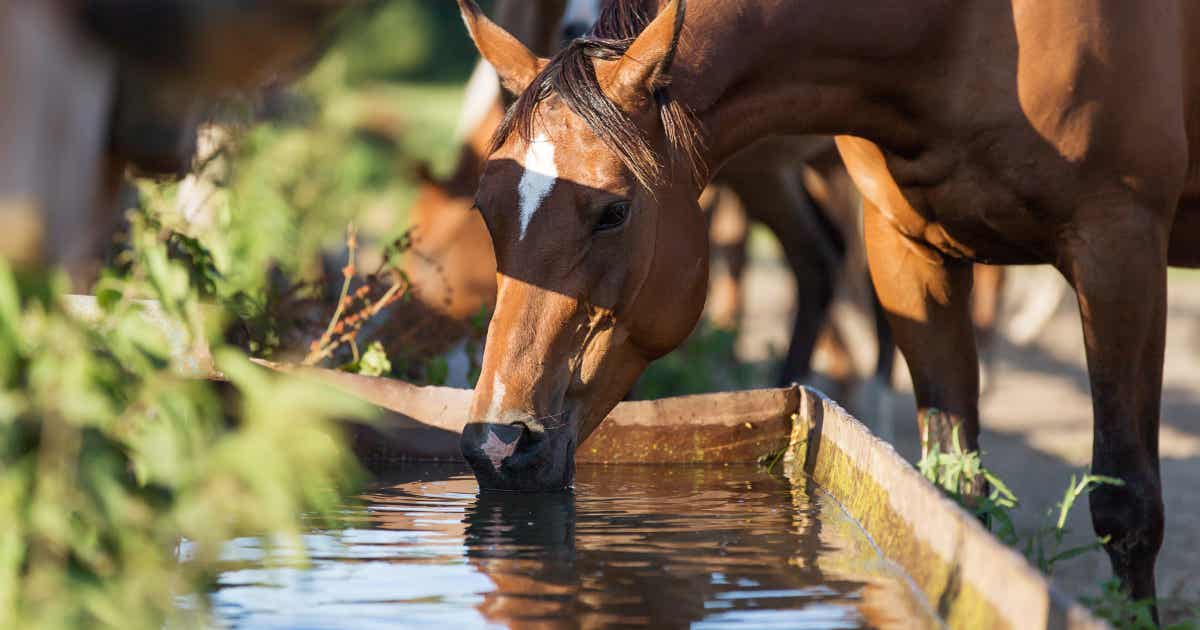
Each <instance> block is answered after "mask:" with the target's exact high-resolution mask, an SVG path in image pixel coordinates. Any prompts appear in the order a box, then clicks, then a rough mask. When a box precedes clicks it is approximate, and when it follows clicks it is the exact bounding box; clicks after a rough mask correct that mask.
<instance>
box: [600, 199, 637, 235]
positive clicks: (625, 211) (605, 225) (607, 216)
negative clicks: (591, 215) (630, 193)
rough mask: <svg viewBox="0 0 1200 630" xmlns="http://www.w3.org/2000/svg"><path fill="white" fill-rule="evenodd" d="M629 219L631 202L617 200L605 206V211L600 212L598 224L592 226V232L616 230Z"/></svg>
mask: <svg viewBox="0 0 1200 630" xmlns="http://www.w3.org/2000/svg"><path fill="white" fill-rule="evenodd" d="M628 219H629V202H628V201H616V202H613V203H610V204H608V205H607V206H605V207H604V212H602V213H600V218H599V219H598V220H597V221H596V225H595V226H594V227H592V232H606V231H608V230H615V229H617V228H619V227H621V226H622V225H625V221H626V220H628Z"/></svg>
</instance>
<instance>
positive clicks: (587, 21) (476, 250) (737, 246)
mask: <svg viewBox="0 0 1200 630" xmlns="http://www.w3.org/2000/svg"><path fill="white" fill-rule="evenodd" d="M602 4H603V3H602V2H601V0H572V1H571V2H567V3H566V10H565V14H564V11H563V3H562V2H558V3H554V2H541V3H534V4H529V3H527V2H524V1H521V2H510V1H503V0H502V1H501V2H499V3H498V4H497V5H496V13H497V19H496V22H497V24H498V25H501V26H502V27H504V28H505V30H506V31H508V32H509V33H510V34H512V35H514V36H515V37H516V38H517V39H519V40H520V41H521V42H522V43H525V44H526V45H528V46H531V47H532V48H534V49H535V50H555V49H558V48H559V47H560V46H561V42H563V41H568V42H569V41H570V40H571V39H574V38H575V37H577V36H579V35H581V34H583V33H584V32H586V31H587V30H588V29H589V28H591V25H592V24H593V23H594V22H595V20H596V17H597V15H598V13H599V10H600V8H601V7H602ZM559 16H562V22H561V25H560V24H559ZM489 73H491V74H492V76H494V71H492V70H491V68H490V66H487V65H481V66H480V67H479V68H477V69H476V72H475V74H474V75H472V78H471V81H470V83H469V84H468V90H467V91H468V102H467V105H466V106H465V109H464V116H463V118H464V120H463V122H462V123H460V133H461V135H462V136H463V140H464V144H463V146H462V149H461V151H460V155H459V162H458V166H457V168H456V170H455V171H454V173H453V174H452V175H451V176H450V177H449V178H448V179H447V180H445V181H438V180H435V179H432V178H429V177H426V178H425V179H426V181H424V182H423V184H422V186H421V189H420V192H419V194H418V198H417V200H416V203H415V204H414V205H413V207H412V211H411V212H412V218H413V225H414V230H413V248H412V250H411V251H410V253H409V256H408V257H407V260H406V271H407V273H408V275H409V277H410V278H411V279H412V280H413V287H414V295H415V296H416V298H417V300H416V301H415V302H414V306H422V307H424V308H427V309H428V310H429V311H430V313H427V314H419V313H416V312H415V311H416V310H417V309H415V308H408V309H401V310H398V311H397V316H398V317H404V318H406V319H405V323H406V326H405V328H411V326H409V325H408V324H410V323H411V322H410V321H409V319H411V318H416V317H418V316H424V317H426V318H427V316H428V315H430V314H432V315H435V316H438V317H439V319H440V321H441V322H442V326H441V328H442V330H441V331H439V332H441V333H443V334H437V335H431V334H429V333H428V332H427V329H428V328H429V327H428V326H420V328H421V329H422V332H421V333H420V337H421V340H422V343H421V346H422V348H425V349H436V348H439V347H440V348H441V349H442V350H445V349H448V348H450V346H451V345H453V344H454V342H455V341H457V340H459V339H461V338H462V337H463V336H464V335H466V334H467V333H468V332H469V330H470V328H469V326H467V325H466V323H467V322H468V321H469V320H472V319H474V318H475V317H477V316H478V314H479V313H480V312H481V311H483V310H490V308H491V307H492V306H494V304H495V298H496V283H495V268H496V262H495V258H494V256H493V255H492V248H491V242H490V239H489V237H488V235H487V228H486V226H485V225H484V223H483V220H482V219H481V218H480V216H479V214H478V213H476V212H473V211H471V206H472V204H473V200H474V195H475V190H476V185H477V183H478V179H479V176H480V174H481V173H482V171H483V165H484V161H485V159H486V157H487V152H488V147H489V144H490V140H491V135H492V134H493V132H494V131H495V129H496V127H497V126H498V125H499V124H500V121H501V120H502V118H503V115H504V108H503V106H502V103H503V99H502V95H501V90H500V86H499V83H498V81H497V80H495V79H494V78H490V77H487V75H488V74H489ZM485 79H487V80H485ZM480 86H486V88H485V89H479V88H480ZM806 179H807V181H805V180H806ZM714 184H716V185H719V186H720V187H722V188H723V189H727V190H729V191H732V193H733V194H734V195H736V197H737V198H738V199H739V200H740V201H741V203H742V206H741V207H743V208H744V211H745V212H746V213H748V214H749V216H750V218H751V219H753V220H755V221H757V222H759V223H762V224H764V225H765V226H767V227H768V228H769V229H770V230H771V232H772V233H773V234H774V235H775V236H776V237H777V238H778V240H779V242H780V245H781V246H782V249H783V254H784V259H785V261H786V262H787V264H788V266H789V267H790V269H791V271H792V274H793V276H794V277H795V279H796V284H797V287H796V288H797V291H796V296H797V300H796V304H797V307H798V308H797V312H796V314H795V317H794V320H793V327H792V335H791V340H790V343H789V347H788V351H787V354H786V356H785V358H784V362H783V365H782V367H781V369H780V371H779V382H780V383H783V384H787V383H792V382H794V381H797V380H805V379H807V378H809V376H810V358H811V356H812V354H813V350H814V347H815V346H816V345H817V341H818V336H819V335H820V333H821V329H822V325H823V324H825V322H826V312H827V310H828V309H827V307H828V305H829V303H830V301H831V300H832V298H833V296H834V293H835V290H836V288H837V285H838V283H839V281H840V280H841V273H842V267H843V263H844V261H845V260H846V259H847V258H848V255H847V249H849V248H853V247H854V242H855V241H858V240H859V239H858V238H856V237H857V234H858V231H859V230H858V227H857V226H858V224H859V222H860V221H859V219H860V217H859V213H858V196H857V192H856V191H855V190H854V185H853V183H852V182H850V180H849V177H848V176H847V175H846V172H845V169H844V167H843V166H842V164H841V160H840V158H838V157H837V154H836V149H835V147H834V143H833V140H832V138H829V137H821V136H809V137H791V138H786V139H783V138H781V139H778V140H776V141H771V142H762V143H759V144H758V145H756V146H755V147H753V148H752V149H749V150H747V151H745V152H743V153H742V154H741V155H739V156H738V157H737V158H736V159H734V160H731V161H730V163H729V164H726V165H725V166H724V167H723V168H722V169H721V171H720V173H719V174H718V175H717V177H716V180H715V181H714ZM709 197H716V199H724V200H729V199H730V195H715V196H714V195H710V196H709ZM723 205H724V207H726V208H728V207H729V206H730V205H733V204H723ZM714 214H716V213H715V212H712V211H710V212H708V213H707V215H708V217H709V219H710V220H713V217H714ZM726 214H728V213H726ZM720 227H721V226H720V225H716V226H714V228H713V238H714V239H717V241H715V242H716V244H717V247H716V248H715V251H714V259H715V260H717V261H719V262H721V263H724V264H723V265H721V268H722V270H725V271H727V273H725V274H723V275H719V276H717V277H716V278H715V279H714V285H713V286H714V297H713V299H712V304H710V306H711V307H712V310H713V314H714V321H718V320H719V321H721V323H723V324H724V325H726V326H729V327H734V326H736V321H733V320H735V319H736V317H737V313H738V311H739V310H740V297H739V296H738V295H737V294H738V290H737V277H738V276H740V273H741V267H742V263H743V262H744V252H743V249H744V236H745V235H744V233H743V234H741V235H740V236H735V237H733V238H732V239H726V240H732V241H733V242H724V241H721V240H720V238H721V237H722V236H723V234H722V233H721V231H720V230H719V229H718V228H720ZM855 259H856V260H857V259H861V263H860V264H861V265H862V269H861V273H862V274H863V277H864V278H865V275H866V274H865V256H856V257H855ZM880 324H881V325H879V326H878V327H877V331H876V335H877V336H878V337H880V338H882V339H884V342H883V344H882V345H883V347H884V348H886V353H887V356H888V357H890V356H891V354H890V353H891V352H892V351H893V349H892V346H891V345H890V341H888V339H889V337H888V331H887V328H886V325H885V324H882V323H880ZM447 333H448V334H447ZM827 338H832V339H834V340H835V341H840V339H838V338H837V337H833V336H830V337H827ZM395 341H396V342H398V343H395V344H394V345H395V346H396V348H395V349H396V351H398V352H401V353H403V352H406V351H411V350H412V348H411V346H412V342H413V341H414V340H413V339H412V335H407V334H405V335H403V336H396V337H395ZM425 342H433V343H425ZM403 346H409V347H408V348H405V347H403ZM825 347H826V352H827V353H829V354H832V355H833V356H835V357H837V360H838V362H839V363H843V364H849V363H851V362H852V359H851V358H850V357H849V352H848V351H847V350H845V349H843V348H842V347H841V346H840V345H839V344H837V343H827V344H826V346H825ZM880 365H881V366H883V369H882V370H879V371H878V372H879V374H880V378H881V380H883V381H885V382H890V362H888V361H883V362H880ZM837 376H838V377H841V378H838V380H841V381H845V382H846V383H848V382H849V380H850V378H851V376H856V374H855V375H851V374H849V370H848V369H842V370H838V371H837ZM838 384H839V385H841V384H843V383H838Z"/></svg>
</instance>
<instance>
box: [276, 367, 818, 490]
mask: <svg viewBox="0 0 1200 630" xmlns="http://www.w3.org/2000/svg"><path fill="white" fill-rule="evenodd" d="M267 365H268V366H269V367H273V368H275V369H278V370H282V371H285V372H289V373H292V374H295V375H297V376H301V377H307V378H312V379H315V380H317V381H320V382H322V383H325V384H328V385H332V386H334V387H336V388H338V389H340V390H342V391H344V392H346V393H348V394H351V395H353V396H355V397H356V398H359V399H362V400H365V401H367V402H369V403H371V404H372V405H375V406H376V407H378V408H379V409H380V414H381V415H380V417H379V418H377V419H376V420H375V421H374V422H373V423H371V424H369V425H355V426H353V427H352V428H351V436H350V439H351V445H352V447H353V448H354V451H355V454H356V455H358V457H359V459H360V460H362V461H363V463H364V464H366V465H368V466H370V467H379V466H386V465H387V464H390V463H397V462H402V461H459V460H461V457H462V456H461V454H460V451H459V444H458V439H459V435H461V433H462V429H463V427H464V426H465V425H466V421H467V416H468V412H469V408H470V405H471V390H467V389H454V388H449V387H420V386H416V385H412V384H409V383H405V382H403V381H397V380H393V379H387V378H374V377H369V376H359V375H356V374H347V373H344V372H337V371H333V370H325V369H318V368H297V367H284V366H274V365H269V364H267ZM799 403H800V392H799V390H797V389H795V388H787V389H776V390H761V391H748V392H733V393H727V394H705V395H700V396H683V397H677V398H668V399H664V400H654V401H645V402H624V403H621V404H619V405H617V408H616V409H614V410H613V412H612V413H611V414H609V416H608V418H607V419H605V421H604V422H603V423H601V424H600V427H599V428H598V429H597V430H596V431H595V432H594V433H593V434H592V435H591V436H589V437H588V439H587V440H585V441H584V442H583V444H582V445H581V446H580V447H579V449H578V450H577V451H576V454H575V459H576V461H577V462H580V463H591V464H719V463H737V462H741V463H745V462H755V461H757V460H758V459H759V458H761V457H762V456H764V455H767V454H771V453H780V452H782V451H783V450H784V449H785V448H786V447H787V445H788V440H789V439H791V433H792V421H791V417H792V413H793V412H794V411H795V410H796V409H797V408H798V405H799Z"/></svg>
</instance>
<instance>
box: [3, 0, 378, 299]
mask: <svg viewBox="0 0 1200 630" xmlns="http://www.w3.org/2000/svg"><path fill="white" fill-rule="evenodd" d="M352 4H355V2H353V1H352V0H345V1H343V0H287V1H284V2H266V1H251V2H246V1H244V0H7V1H6V2H3V3H0V85H2V86H4V89H3V90H0V254H2V255H3V256H4V257H5V258H6V259H8V260H9V261H10V262H12V263H13V264H16V265H18V266H24V267H42V266H49V265H61V266H63V267H65V268H66V269H67V270H68V272H69V273H70V274H71V275H72V277H73V278H74V279H75V284H76V285H77V288H83V287H86V286H87V285H88V284H90V282H89V280H90V278H92V277H93V276H94V274H95V270H96V269H97V265H98V262H97V261H98V260H99V259H100V258H101V252H102V251H103V248H104V247H105V246H106V244H107V243H108V242H109V241H110V239H111V236H112V234H113V232H114V231H115V229H116V223H117V215H118V214H119V208H118V204H117V197H118V195H119V191H120V188H121V183H122V181H123V178H124V174H125V172H126V170H127V169H128V168H130V167H132V168H134V169H136V170H138V171H139V172H142V173H147V174H156V175H178V174H180V173H182V172H183V171H186V170H187V168H188V167H189V166H190V164H191V158H192V154H193V151H194V148H195V142H196V141H195V135H196V128H197V125H198V123H199V122H200V120H201V115H202V113H203V111H204V109H205V106H206V105H207V104H208V103H211V102H212V100H213V99H215V98H220V97H224V96H228V95H231V94H238V95H247V94H250V95H252V94H254V93H256V92H257V91H259V90H261V89H263V88H265V87H267V86H269V85H271V84H274V83H280V82H284V81H287V80H288V79H290V78H292V77H294V76H295V75H296V74H297V73H298V72H300V71H301V70H303V69H304V68H306V67H307V66H308V65H309V64H310V63H311V62H312V61H313V60H314V59H315V58H316V56H317V54H318V52H319V51H320V50H321V48H322V44H323V43H324V41H325V38H326V35H327V34H328V33H329V29H330V28H331V24H332V22H333V21H334V20H335V18H336V17H337V15H338V14H339V13H341V12H342V11H343V10H344V9H345V8H347V7H348V6H350V5H352Z"/></svg>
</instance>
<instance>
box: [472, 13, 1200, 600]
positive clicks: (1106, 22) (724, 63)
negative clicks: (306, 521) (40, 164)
mask: <svg viewBox="0 0 1200 630" xmlns="http://www.w3.org/2000/svg"><path fill="white" fill-rule="evenodd" d="M460 1H461V2H465V0H460ZM646 3H647V4H648V5H649V6H645V7H641V8H643V9H645V10H647V11H650V12H653V9H654V8H656V5H657V3H656V2H652V1H651V0H647V2H646ZM634 4H637V3H629V4H628V5H624V6H619V7H615V8H614V10H613V13H612V15H610V16H609V17H610V18H612V19H611V20H609V23H608V25H607V26H606V28H607V31H604V32H607V33H611V36H610V37H611V39H610V40H607V41H599V40H598V41H593V42H579V43H577V44H576V45H573V46H572V47H569V48H568V49H567V50H566V51H564V52H563V53H560V54H559V56H558V57H556V58H555V59H554V60H552V61H550V62H546V61H544V60H538V59H536V58H535V57H533V56H532V55H531V54H529V53H528V51H521V50H519V49H517V48H516V47H513V46H510V45H508V44H507V43H506V42H505V41H504V40H503V35H502V34H500V33H497V32H496V31H495V30H494V28H493V26H494V25H490V23H488V22H487V21H486V19H485V18H483V17H482V15H481V14H480V13H478V11H477V9H475V8H474V7H473V6H471V5H469V4H464V16H465V17H466V19H467V24H468V26H469V28H470V29H471V31H472V34H473V36H474V37H475V39H476V42H477V43H478V44H479V45H480V48H481V50H482V51H483V53H484V54H485V56H487V57H488V58H489V59H491V60H492V61H493V63H494V65H496V66H497V69H498V70H499V71H500V75H501V77H502V79H504V80H505V81H506V83H507V84H509V85H514V86H530V85H533V86H534V88H533V89H530V90H527V91H525V93H524V95H523V96H522V98H521V100H520V101H519V102H518V104H517V107H516V109H515V110H514V115H513V120H512V122H511V124H509V125H507V126H506V128H504V129H503V131H505V132H506V133H505V134H503V135H502V136H501V137H499V138H498V139H497V142H496V143H495V145H494V146H495V149H496V150H495V151H494V153H493V154H492V157H491V160H490V162H489V164H488V166H487V168H486V170H485V175H484V178H483V179H482V180H481V183H480V190H479V197H478V200H479V206H480V208H481V209H482V210H483V214H484V218H485V220H487V222H488V227H489V230H490V231H491V233H492V237H493V241H494V242H495V246H496V251H497V254H498V261H499V266H500V274H501V286H500V299H499V303H498V306H497V311H496V316H495V318H494V319H493V324H492V328H491V330H490V332H489V340H488V347H487V352H486V354H485V357H484V371H483V376H482V377H481V380H480V386H479V387H478V388H477V389H476V395H475V404H474V406H473V409H472V413H473V418H474V419H475V420H476V422H478V424H474V425H471V426H470V427H469V428H468V430H467V431H466V432H465V433H464V437H463V445H464V454H466V455H467V457H468V459H469V460H470V461H471V462H472V464H473V465H474V467H475V470H476V473H477V475H478V476H479V477H480V480H481V482H482V483H484V484H485V485H494V486H499V487H508V488H547V487H555V486H560V485H562V484H563V483H569V480H570V472H569V470H570V467H571V461H572V459H571V451H572V450H573V448H574V445H575V444H577V443H579V441H582V439H583V438H584V437H586V435H587V434H588V433H589V432H590V431H591V430H592V429H593V428H594V427H595V425H596V423H598V422H599V421H600V420H601V419H602V418H603V417H604V414H606V413H607V412H608V410H610V409H611V408H612V406H613V405H614V404H615V403H616V401H617V400H618V399H619V398H620V396H621V394H622V393H623V392H624V391H625V390H626V389H627V388H628V386H629V384H630V383H631V381H632V378H633V377H634V376H635V375H636V374H637V373H638V372H640V370H641V369H642V367H643V366H644V365H645V362H646V361H647V360H649V359H652V358H654V357H655V356H658V355H659V354H661V353H663V352H665V351H667V350H669V349H670V348H671V347H673V346H674V345H676V344H678V343H679V342H680V341H681V340H682V338H683V337H684V336H685V335H686V330H687V329H688V328H689V327H690V325H691V323H692V322H694V321H695V320H694V318H695V316H696V315H698V312H699V308H700V305H701V304H702V303H703V297H702V295H701V293H700V291H699V286H701V282H702V279H703V277H704V275H705V266H704V263H705V260H706V256H705V245H706V243H705V241H706V239H705V238H704V236H703V231H702V230H701V229H699V227H700V218H699V217H693V216H692V214H693V213H696V212H697V211H696V208H695V202H694V199H695V194H696V192H697V191H698V189H699V187H700V186H702V185H703V184H704V179H703V177H701V178H693V177H692V176H691V174H692V173H693V172H695V171H694V170H693V168H692V167H693V166H697V164H693V162H694V161H698V162H699V164H698V166H699V167H700V169H699V170H700V171H701V172H704V170H705V167H707V169H708V170H709V171H711V170H712V169H715V168H717V167H719V166H720V165H721V164H722V163H724V162H725V161H726V160H727V159H729V158H730V157H732V156H733V155H735V154H736V153H737V152H738V151H739V150H741V149H742V148H744V147H746V146H749V145H750V144H752V143H753V142H755V141H757V140H759V139H761V138H763V137H766V136H770V135H780V134H802V133H832V134H844V135H842V136H840V137H839V139H838V145H839V149H840V151H841V153H842V156H843V158H844V159H845V161H846V164H847V166H848V168H849V169H850V172H851V174H852V175H853V177H854V179H855V181H856V183H857V184H858V186H859V188H860V190H861V191H862V193H863V195H864V198H865V205H866V210H865V235H866V239H867V246H868V257H869V263H870V267H871V271H872V274H873V278H874V281H875V284H876V287H877V288H878V291H879V294H880V298H881V300H882V302H883V305H884V307H885V308H886V310H887V312H888V317H889V320H890V321H891V323H892V326H893V330H894V333H895V336H896V339H897V343H898V345H899V347H900V349H901V350H902V352H903V353H904V354H905V356H906V358H907V359H908V363H909V366H910V371H911V373H912V376H913V383H914V389H915V391H916V395H917V401H918V405H919V407H920V408H921V411H922V413H921V419H922V427H921V429H922V434H923V435H924V436H926V437H927V438H928V439H929V441H931V442H932V441H936V442H940V443H942V444H945V443H947V442H948V441H949V440H950V439H951V435H952V428H953V427H956V426H957V427H958V428H959V435H960V439H961V440H962V442H963V443H964V445H965V446H966V447H967V448H969V449H976V448H978V431H979V425H978V369H977V356H976V351H975V340H974V336H973V332H972V329H971V324H970V316H969V295H970V291H971V283H972V273H971V263H972V262H975V261H977V262H988V263H999V264H1029V263H1049V264H1053V265H1055V266H1056V267H1057V268H1058V269H1060V270H1061V271H1062V273H1063V274H1064V276H1065V277H1066V278H1067V279H1068V280H1069V281H1070V282H1071V283H1072V285H1073V286H1074V288H1075V290H1076V293H1077V296H1078V299H1079V304H1080V311H1081V314H1082V317H1083V329H1084V338H1085V345H1086V349H1087V355H1088V368H1089V374H1090V378H1091V385H1092V392H1093V403H1094V412H1095V439H1094V443H1093V470H1094V471H1095V472H1097V473H1101V474H1107V475H1113V476H1117V477H1120V478H1121V479H1122V480H1123V481H1124V485H1123V486H1113V485H1106V486H1103V487H1101V488H1098V489H1097V490H1095V491H1094V492H1093V493H1092V494H1091V495H1090V500H1091V508H1092V516H1093V524H1094V526H1095V529H1096V531H1097V533H1098V534H1099V535H1101V536H1107V537H1108V538H1107V541H1108V542H1107V544H1106V548H1107V550H1108V552H1109V555H1110V557H1111V559H1112V562H1113V567H1114V570H1115V572H1116V574H1117V575H1118V576H1119V577H1120V578H1121V579H1122V581H1123V582H1124V584H1125V585H1126V587H1127V588H1128V589H1129V590H1130V591H1131V593H1132V594H1133V595H1134V596H1135V597H1139V598H1140V597H1152V596H1154V593H1155V589H1154V573H1153V569H1154V561H1155V557H1156V555H1157V552H1158V549H1159V547H1160V546H1161V543H1162V528H1163V506H1162V497H1161V486H1160V479H1159V472H1158V446H1157V443H1158V418H1159V404H1160V401H1159V398H1160V393H1161V386H1162V361H1163V344H1164V337H1165V322H1166V319H1165V309H1166V268H1167V265H1168V263H1171V264H1179V265H1192V266H1195V265H1200V253H1198V252H1200V249H1198V248H1196V247H1195V246H1194V244H1195V243H1197V242H1200V241H1198V240H1197V239H1200V157H1197V156H1200V6H1198V5H1196V4H1195V3H1192V2H1188V1H1186V0H1164V1H1163V2H1155V3H1129V2H1124V1H1123V0H1056V1H1054V2H1047V1H1046V0H1013V1H1012V2H1008V3H998V2H993V1H991V0H977V1H968V2H957V3H951V2H945V1H944V0H912V1H910V2H905V3H900V4H897V3H894V2H885V1H884V0H871V1H868V2H865V3H863V2H858V3H845V2H835V1H833V0H814V1H808V2H792V1H790V0H760V1H758V2H739V1H728V0H693V2H691V3H689V5H690V9H689V11H688V13H687V14H686V15H687V17H686V22H685V21H684V20H683V19H682V16H683V12H682V11H681V10H680V6H679V5H680V2H679V0H673V1H672V2H671V3H670V4H668V5H666V6H665V8H664V10H663V11H662V13H660V14H659V17H657V18H656V19H654V20H653V21H652V22H650V23H649V24H648V25H646V22H644V21H638V20H636V19H635V18H633V17H630V16H635V15H636V13H637V11H636V9H637V8H639V7H636V6H633V5H634ZM602 22H604V20H602ZM630 22H633V23H636V24H637V26H638V28H640V27H641V26H642V25H646V26H645V29H644V31H643V32H642V33H641V34H640V35H638V36H637V38H636V39H635V40H633V41H632V42H630V41H628V39H626V37H627V36H628V34H627V33H626V31H628V30H629V23H630ZM684 24H686V28H682V27H683V25H684ZM598 30H602V29H598ZM681 34H682V36H681ZM623 36H624V37H623ZM589 68H590V70H589ZM668 85H669V88H668V87H666V86H668ZM597 93H599V94H601V95H602V96H597ZM604 101H607V102H604ZM614 110H615V111H614ZM688 110H690V111H691V112H693V113H694V116H695V118H694V120H693V121H689V120H688V119H687V117H686V116H685V114H686V113H687V111H688ZM622 116H624V117H626V118H622ZM693 123H694V127H696V128H698V129H699V130H700V131H699V133H700V134H701V135H702V137H704V139H705V140H706V143H705V144H704V146H702V147H699V146H696V144H695V142H694V140H693V138H694V137H695V136H689V134H688V132H689V130H690V129H691V128H692V127H693ZM630 129H633V130H634V131H630ZM639 133H640V134H641V138H642V139H641V140H639V139H638V138H637V134H639ZM647 154H648V155H647ZM655 156H662V157H661V160H658V161H656V159H655ZM693 156H694V157H695V158H696V159H695V160H692V159H690V157H693ZM521 180H525V181H526V182H529V183H533V184H537V185H536V186H533V187H528V186H527V187H521V186H519V185H518V184H519V183H520V181H521ZM530 193H533V194H530ZM551 207H552V208H554V212H550V211H548V210H547V208H551ZM552 239H553V240H552ZM664 300H668V302H664ZM668 303H669V304H671V305H672V309H673V310H672V309H668V310H663V309H665V308H666V305H667V304H668ZM979 490H982V488H979Z"/></svg>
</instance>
